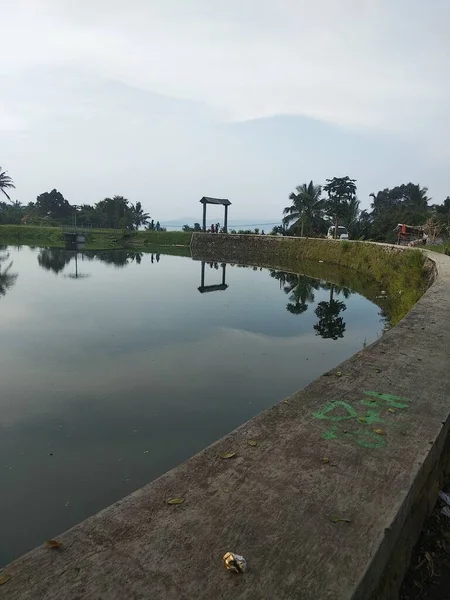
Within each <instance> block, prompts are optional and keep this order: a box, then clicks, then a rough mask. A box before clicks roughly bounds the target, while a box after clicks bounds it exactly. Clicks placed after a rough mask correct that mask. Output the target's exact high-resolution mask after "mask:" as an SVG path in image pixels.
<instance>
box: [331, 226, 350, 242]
mask: <svg viewBox="0 0 450 600" xmlns="http://www.w3.org/2000/svg"><path fill="white" fill-rule="evenodd" d="M336 237H337V239H338V240H348V231H347V229H346V228H345V227H342V225H338V232H337V236H336ZM327 238H328V239H329V240H334V225H332V226H331V227H330V228H329V229H328V233H327Z"/></svg>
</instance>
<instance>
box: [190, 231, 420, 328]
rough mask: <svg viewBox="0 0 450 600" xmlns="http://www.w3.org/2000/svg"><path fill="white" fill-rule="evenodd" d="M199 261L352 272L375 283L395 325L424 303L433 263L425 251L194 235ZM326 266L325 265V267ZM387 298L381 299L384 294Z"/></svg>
mask: <svg viewBox="0 0 450 600" xmlns="http://www.w3.org/2000/svg"><path fill="white" fill-rule="evenodd" d="M192 253H193V256H194V258H205V259H210V260H211V259H215V260H223V261H228V262H237V263H246V264H255V265H261V266H268V267H275V268H278V269H286V270H289V271H293V272H298V269H300V268H301V263H302V261H315V262H318V261H323V262H324V263H326V264H327V265H339V266H343V267H346V268H348V269H352V270H353V271H355V272H357V273H359V274H360V275H361V276H362V277H363V278H364V279H366V280H367V279H371V280H372V281H374V282H376V284H377V287H378V290H379V295H380V296H384V298H383V299H381V298H379V301H380V303H382V304H383V306H384V307H385V309H384V310H385V312H386V313H387V314H388V315H389V318H390V321H391V323H392V324H393V325H395V324H397V323H398V322H399V321H400V320H401V319H402V318H403V317H404V316H405V315H406V314H407V313H408V312H409V310H410V309H411V308H412V306H414V304H415V303H416V302H417V300H419V298H420V297H421V296H422V294H423V293H424V291H425V290H426V289H427V287H428V285H429V283H430V275H431V272H430V271H431V269H430V263H429V261H427V260H426V258H425V257H424V255H423V254H422V253H421V252H420V250H413V249H406V250H400V249H396V248H392V247H387V246H378V245H375V244H367V243H364V242H347V241H339V242H335V241H333V240H322V239H313V238H310V239H305V238H280V237H272V236H243V235H242V236H241V235H228V236H224V235H218V236H213V235H205V234H195V235H194V238H193V241H192ZM320 264H322V263H320ZM382 291H383V292H385V294H381V292H382Z"/></svg>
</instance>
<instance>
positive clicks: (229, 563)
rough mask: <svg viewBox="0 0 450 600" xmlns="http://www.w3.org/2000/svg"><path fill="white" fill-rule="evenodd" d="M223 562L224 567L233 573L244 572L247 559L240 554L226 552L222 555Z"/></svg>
mask: <svg viewBox="0 0 450 600" xmlns="http://www.w3.org/2000/svg"><path fill="white" fill-rule="evenodd" d="M223 562H224V565H225V567H226V568H227V569H228V570H229V571H233V573H245V571H246V570H247V561H246V560H245V558H244V557H243V556H241V555H240V554H234V552H227V553H226V554H224V555H223Z"/></svg>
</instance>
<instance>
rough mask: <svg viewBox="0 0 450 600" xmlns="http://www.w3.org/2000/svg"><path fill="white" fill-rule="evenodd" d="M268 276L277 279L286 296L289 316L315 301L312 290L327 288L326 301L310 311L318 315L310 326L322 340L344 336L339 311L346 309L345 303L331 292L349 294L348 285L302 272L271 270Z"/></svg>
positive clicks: (299, 312) (300, 311) (343, 323)
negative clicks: (312, 326)
mask: <svg viewBox="0 0 450 600" xmlns="http://www.w3.org/2000/svg"><path fill="white" fill-rule="evenodd" d="M270 275H271V277H273V278H274V279H276V280H277V281H279V282H280V289H282V290H283V291H284V293H285V294H288V295H289V300H290V302H288V303H287V304H286V310H287V311H288V312H290V313H291V314H293V315H301V314H303V313H304V312H306V311H307V310H308V307H309V305H310V304H313V303H314V301H315V296H314V291H317V290H321V289H322V290H327V289H329V290H330V299H329V301H328V302H326V301H321V302H319V303H318V304H317V306H316V308H315V310H314V313H315V315H316V316H317V317H318V318H319V321H318V322H317V323H316V324H315V325H314V331H315V332H316V335H320V337H322V338H324V339H332V340H337V339H339V338H343V337H344V333H345V328H346V324H345V321H344V320H343V318H342V317H341V316H340V313H341V312H344V311H345V310H347V306H346V305H345V304H344V302H342V300H336V299H335V298H334V295H335V294H338V295H341V294H342V296H343V297H344V298H345V299H348V298H349V297H350V295H351V291H350V290H349V289H348V288H346V287H340V286H337V285H335V284H330V283H328V282H325V281H322V280H320V279H314V278H313V277H308V276H307V275H302V274H297V275H296V274H293V273H285V272H284V271H271V272H270Z"/></svg>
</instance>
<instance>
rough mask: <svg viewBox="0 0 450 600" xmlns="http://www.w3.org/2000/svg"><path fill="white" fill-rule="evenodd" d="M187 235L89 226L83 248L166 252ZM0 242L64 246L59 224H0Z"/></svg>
mask: <svg viewBox="0 0 450 600" xmlns="http://www.w3.org/2000/svg"><path fill="white" fill-rule="evenodd" d="M190 241H191V234H190V233H184V232H180V231H133V232H126V231H125V232H124V231H122V230H119V229H92V230H91V231H90V232H89V234H88V237H87V241H86V245H85V248H86V249H87V250H108V249H109V248H130V247H132V248H136V249H142V250H144V249H148V247H149V246H152V247H154V248H155V251H157V249H160V250H162V249H163V248H164V251H165V252H166V253H167V250H168V248H170V247H177V246H178V247H184V248H189V244H190ZM0 244H3V245H7V244H11V245H13V244H14V245H15V244H25V245H27V246H46V247H53V248H64V246H65V242H64V236H63V232H62V229H60V228H59V227H38V226H34V225H0Z"/></svg>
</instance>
